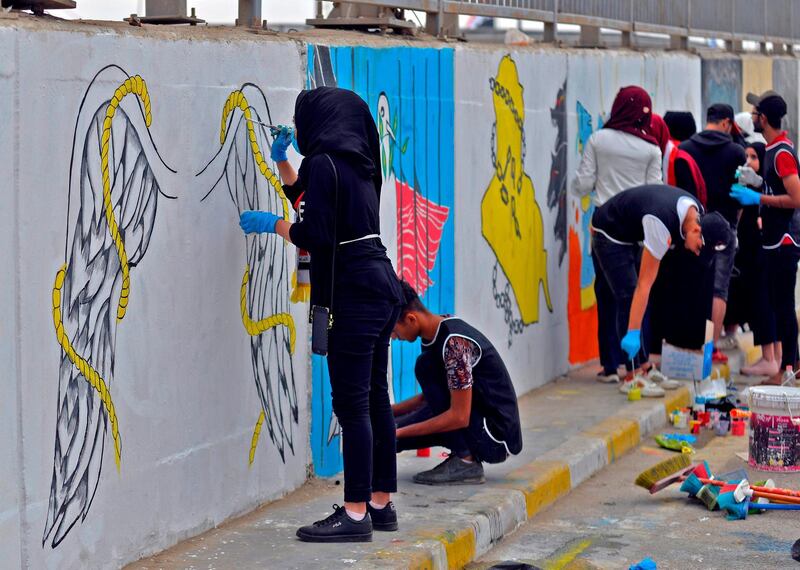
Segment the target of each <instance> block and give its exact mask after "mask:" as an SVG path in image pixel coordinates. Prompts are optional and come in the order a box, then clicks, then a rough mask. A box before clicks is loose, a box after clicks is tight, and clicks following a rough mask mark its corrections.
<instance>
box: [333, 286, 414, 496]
mask: <svg viewBox="0 0 800 570" xmlns="http://www.w3.org/2000/svg"><path fill="white" fill-rule="evenodd" d="M399 313H400V309H399V307H397V306H395V305H394V304H393V303H390V302H388V301H383V300H370V301H363V300H354V299H342V300H339V299H337V301H336V302H335V303H334V310H333V317H334V325H333V328H332V329H331V331H330V336H329V352H328V372H329V373H330V377H331V392H332V396H333V398H332V399H333V411H334V413H335V414H336V417H337V418H338V420H339V425H340V426H341V428H342V449H343V455H344V500H345V501H347V502H354V503H357V502H364V501H369V500H370V497H371V495H372V491H379V492H386V493H394V492H396V491H397V456H396V453H395V441H396V439H395V423H394V416H393V414H392V406H391V403H390V401H389V386H388V380H387V370H388V363H389V338H390V337H391V334H392V329H393V328H394V325H395V322H396V321H397V317H398V316H399Z"/></svg>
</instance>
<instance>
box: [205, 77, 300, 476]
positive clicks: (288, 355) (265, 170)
mask: <svg viewBox="0 0 800 570" xmlns="http://www.w3.org/2000/svg"><path fill="white" fill-rule="evenodd" d="M248 98H249V100H248ZM271 120H272V119H271V117H270V111H269V104H268V103H267V99H266V96H265V95H264V93H263V91H261V89H260V88H259V87H258V86H256V85H253V84H252V83H246V84H244V85H243V86H242V88H241V89H238V90H236V91H233V92H232V93H231V94H230V95H229V96H228V99H227V100H226V102H225V105H224V107H223V110H222V122H221V127H220V145H221V146H220V149H219V150H218V151H217V154H216V155H215V156H214V157H213V158H212V159H211V161H210V162H209V163H208V164H207V165H206V166H205V168H203V170H202V171H200V172H199V173H198V176H200V175H202V174H203V173H205V172H206V171H207V170H209V168H212V167H213V168H216V169H219V170H221V173H220V176H219V177H218V178H217V179H216V181H215V183H214V184H213V186H212V187H211V189H210V190H209V191H208V193H207V194H206V195H205V196H204V197H203V200H205V199H206V198H208V196H209V195H210V194H211V192H212V191H213V190H214V189H215V188H217V187H218V186H220V185H223V186H224V187H226V188H227V190H228V194H229V195H230V197H231V200H232V201H233V205H234V206H235V207H236V211H237V213H241V212H243V211H245V210H262V211H269V212H273V213H276V214H279V215H282V216H283V217H284V219H287V220H288V219H289V202H288V200H287V199H286V196H285V195H284V193H283V188H282V187H281V183H280V180H278V177H277V176H276V175H275V172H274V165H272V163H271V161H270V162H269V163H268V162H267V161H268V160H269V158H268V157H269V153H270V149H271V148H272V138H271V137H270V135H269V129H268V128H266V125H267V124H270V123H271ZM244 241H245V258H246V260H247V262H246V266H245V268H244V275H243V277H242V280H241V289H240V306H239V309H240V312H241V317H242V324H243V325H244V329H245V332H246V333H247V335H248V336H249V337H250V356H251V360H252V366H253V377H254V380H255V384H256V391H257V392H258V397H259V399H260V401H261V412H260V414H259V417H258V420H257V421H256V426H255V429H254V430H253V438H252V441H251V445H250V458H249V461H250V464H251V465H252V463H253V461H254V459H255V451H256V446H257V445H258V438H259V434H260V433H261V429H262V427H263V425H264V423H266V427H267V432H268V433H269V437H270V439H271V440H272V442H273V443H274V444H275V447H276V448H277V450H278V453H279V454H280V456H281V459H282V460H283V461H284V462H285V461H286V452H287V450H288V451H290V452H291V453H294V427H295V425H296V424H297V422H298V407H297V389H296V387H295V378H294V367H293V364H292V355H293V354H294V347H295V335H296V332H295V323H294V319H293V318H292V315H291V312H290V282H291V278H292V271H293V269H294V268H293V267H290V264H289V257H288V255H287V251H286V243H285V242H284V240H283V239H281V238H280V237H278V236H276V235H273V234H252V235H248V236H246V237H244Z"/></svg>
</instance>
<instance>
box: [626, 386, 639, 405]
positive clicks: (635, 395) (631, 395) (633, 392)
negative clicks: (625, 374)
mask: <svg viewBox="0 0 800 570" xmlns="http://www.w3.org/2000/svg"><path fill="white" fill-rule="evenodd" d="M641 399H642V389H641V388H639V387H638V386H636V387H634V388H631V389H630V390H628V401H629V402H635V401H637V400H641Z"/></svg>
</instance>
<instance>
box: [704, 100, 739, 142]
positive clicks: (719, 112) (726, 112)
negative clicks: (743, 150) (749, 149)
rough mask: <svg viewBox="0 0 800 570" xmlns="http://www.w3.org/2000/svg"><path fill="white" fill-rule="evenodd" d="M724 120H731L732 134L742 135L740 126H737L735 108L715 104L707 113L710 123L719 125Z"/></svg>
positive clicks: (725, 104) (723, 104)
mask: <svg viewBox="0 0 800 570" xmlns="http://www.w3.org/2000/svg"><path fill="white" fill-rule="evenodd" d="M723 119H729V120H730V122H731V134H733V135H738V134H741V131H740V130H739V125H737V124H736V118H735V115H734V113H733V107H731V106H730V105H728V104H727V103H714V104H713V105H711V106H710V107H709V108H708V110H707V111H706V120H707V121H708V122H709V123H717V122H719V121H721V120H723Z"/></svg>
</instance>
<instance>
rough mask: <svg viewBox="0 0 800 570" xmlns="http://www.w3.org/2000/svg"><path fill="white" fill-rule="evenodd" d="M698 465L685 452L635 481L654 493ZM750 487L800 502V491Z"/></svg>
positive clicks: (705, 480) (755, 492)
mask: <svg viewBox="0 0 800 570" xmlns="http://www.w3.org/2000/svg"><path fill="white" fill-rule="evenodd" d="M696 467H697V465H694V464H692V462H691V460H690V459H689V457H688V456H686V455H683V454H681V455H676V456H674V457H671V458H669V459H665V460H664V461H661V462H660V463H657V464H655V465H654V466H653V467H651V468H650V469H647V470H646V471H643V472H642V473H640V474H639V476H638V477H637V478H636V482H635V483H636V485H638V486H639V487H642V488H644V489H647V490H648V491H650V494H651V495H653V494H655V493H657V492H659V491H661V490H663V489H666V488H667V487H669V486H670V485H672V484H674V483H681V482H683V481H685V480H686V478H687V477H688V476H689V475H691V474H692V471H694V470H695V468H696ZM698 479H699V480H700V482H701V483H703V484H704V485H714V486H716V487H721V486H722V485H725V484H726V483H725V481H717V480H714V479H708V478H703V477H698ZM750 488H751V489H752V490H753V496H757V497H764V498H765V499H770V500H772V497H771V496H769V495H772V496H779V497H780V500H781V501H782V502H785V503H790V504H800V491H794V490H792V489H779V488H773V487H759V486H755V487H752V486H751V487H750ZM765 495H767V496H765Z"/></svg>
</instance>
